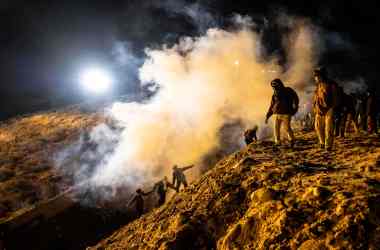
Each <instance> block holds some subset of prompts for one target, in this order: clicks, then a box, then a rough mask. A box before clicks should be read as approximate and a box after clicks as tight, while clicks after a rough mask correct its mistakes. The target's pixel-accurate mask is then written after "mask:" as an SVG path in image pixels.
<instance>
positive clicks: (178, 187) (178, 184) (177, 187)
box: [175, 180, 181, 193]
mask: <svg viewBox="0 0 380 250" xmlns="http://www.w3.org/2000/svg"><path fill="white" fill-rule="evenodd" d="M180 188H181V182H180V181H179V180H177V182H176V184H175V190H176V192H177V193H178V192H179V189H180Z"/></svg>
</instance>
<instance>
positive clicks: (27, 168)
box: [0, 109, 104, 222]
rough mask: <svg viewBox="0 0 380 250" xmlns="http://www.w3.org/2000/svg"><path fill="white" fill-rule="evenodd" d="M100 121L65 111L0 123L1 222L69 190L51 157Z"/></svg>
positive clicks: (96, 115) (76, 112)
mask: <svg viewBox="0 0 380 250" xmlns="http://www.w3.org/2000/svg"><path fill="white" fill-rule="evenodd" d="M103 120H104V118H103V117H102V116H101V115H99V114H96V113H86V112H81V111H80V110H77V109H67V110H61V111H57V112H47V113H41V114H35V115H29V116H26V117H19V118H14V119H12V120H8V121H6V122H3V123H0V222H1V221H4V220H6V219H8V218H11V217H13V216H15V215H17V214H19V213H22V211H23V210H26V209H30V208H31V207H32V206H33V205H35V204H37V203H39V202H41V201H44V200H47V199H49V198H51V197H54V196H56V195H57V194H59V193H61V192H63V191H65V189H66V188H68V187H70V184H71V183H70V182H71V180H70V179H69V178H65V177H64V176H63V175H62V174H61V173H60V172H59V171H57V168H55V167H54V164H55V163H54V155H55V153H57V152H59V150H61V149H62V148H64V147H65V146H67V145H70V144H71V143H72V142H74V141H75V140H77V139H78V137H79V136H80V134H81V133H83V132H84V131H85V130H89V129H91V128H92V127H93V126H95V125H96V124H98V123H100V122H102V121H103Z"/></svg>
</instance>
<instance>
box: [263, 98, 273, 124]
mask: <svg viewBox="0 0 380 250" xmlns="http://www.w3.org/2000/svg"><path fill="white" fill-rule="evenodd" d="M273 106H274V96H272V101H271V103H270V106H269V109H268V112H267V115H266V119H265V123H268V120H269V118H270V117H271V116H272V115H273Z"/></svg>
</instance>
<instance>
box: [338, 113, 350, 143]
mask: <svg viewBox="0 0 380 250" xmlns="http://www.w3.org/2000/svg"><path fill="white" fill-rule="evenodd" d="M347 118H348V114H346V113H344V114H342V117H341V121H340V124H339V128H338V129H339V135H340V136H341V137H344V136H345V132H346V126H347Z"/></svg>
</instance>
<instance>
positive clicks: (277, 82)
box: [128, 68, 379, 216]
mask: <svg viewBox="0 0 380 250" xmlns="http://www.w3.org/2000/svg"><path fill="white" fill-rule="evenodd" d="M314 81H315V83H316V89H315V92H314V96H313V110H312V113H307V114H306V115H305V124H306V125H308V126H310V124H314V129H315V131H316V133H317V136H318V141H319V147H320V148H321V149H325V150H327V151H330V150H332V147H333V142H334V137H336V136H337V137H338V136H340V137H344V136H345V132H346V131H347V130H348V127H349V126H350V124H351V123H352V124H353V127H354V130H355V132H356V133H358V132H359V130H360V129H361V128H362V129H365V130H366V131H368V132H369V133H378V130H377V123H378V115H379V103H378V100H377V99H376V95H375V93H374V92H367V96H366V98H365V99H363V98H361V99H358V98H356V97H355V96H354V95H352V94H351V95H349V94H346V93H345V92H344V90H343V88H342V87H341V86H339V85H338V84H337V83H336V82H335V81H333V80H332V79H330V78H329V77H328V75H327V72H326V70H325V69H324V68H318V69H315V70H314ZM271 86H272V88H273V92H274V93H273V95H272V100H271V103H270V107H269V110H268V112H267V114H266V119H265V123H268V120H269V119H270V118H271V117H272V116H273V117H274V143H275V145H276V146H279V145H281V142H282V141H281V129H283V130H284V131H285V133H286V135H287V137H288V140H289V142H290V147H291V148H293V147H294V144H295V137H294V133H293V130H292V126H291V119H292V117H293V116H294V115H295V114H296V113H297V112H298V107H299V97H298V95H297V93H296V91H295V90H294V89H292V88H290V87H286V86H285V85H284V83H283V82H282V81H281V79H274V80H273V81H271ZM257 130H258V127H257V126H255V127H254V128H252V129H249V130H247V131H246V132H245V133H244V137H245V142H246V144H250V143H252V142H253V141H256V140H257V135H256V133H257ZM192 167H193V165H190V166H187V167H183V168H179V167H178V166H176V165H175V166H174V167H173V181H172V183H170V182H169V181H168V179H167V177H166V176H165V177H164V178H163V179H162V180H160V181H158V182H157V183H156V184H155V185H154V187H153V189H152V190H151V191H150V192H144V191H143V190H141V189H137V190H136V195H135V197H134V198H133V199H132V200H131V201H130V203H129V204H128V206H129V205H131V204H132V203H135V207H136V211H137V214H138V216H140V215H142V214H143V211H144V196H147V195H150V194H151V193H154V192H155V193H156V194H157V196H158V201H157V206H161V205H163V204H164V203H165V201H166V194H167V192H168V190H169V188H171V189H173V190H175V191H176V192H179V190H180V187H181V185H183V186H184V187H187V180H186V176H185V174H184V171H186V170H187V169H190V168H192Z"/></svg>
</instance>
